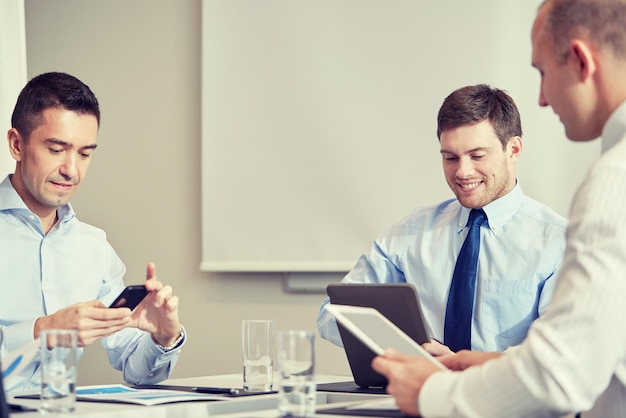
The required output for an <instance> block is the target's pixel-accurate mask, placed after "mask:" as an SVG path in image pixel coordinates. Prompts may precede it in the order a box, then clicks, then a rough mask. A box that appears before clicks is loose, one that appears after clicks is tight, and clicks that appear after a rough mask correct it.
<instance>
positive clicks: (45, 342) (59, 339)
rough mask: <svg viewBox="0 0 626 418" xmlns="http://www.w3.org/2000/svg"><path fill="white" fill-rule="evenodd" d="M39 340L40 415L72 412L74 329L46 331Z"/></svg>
mask: <svg viewBox="0 0 626 418" xmlns="http://www.w3.org/2000/svg"><path fill="white" fill-rule="evenodd" d="M40 338H41V352H40V354H41V396H40V399H41V407H40V410H41V412H42V413H67V412H72V411H73V410H74V409H75V406H76V363H77V340H78V332H77V331H76V330H66V329H65V330H54V329H52V330H45V331H43V332H42V333H41V335H40Z"/></svg>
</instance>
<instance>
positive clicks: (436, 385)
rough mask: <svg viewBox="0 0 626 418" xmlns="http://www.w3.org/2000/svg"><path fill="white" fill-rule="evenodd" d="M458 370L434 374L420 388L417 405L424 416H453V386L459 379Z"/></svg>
mask: <svg viewBox="0 0 626 418" xmlns="http://www.w3.org/2000/svg"><path fill="white" fill-rule="evenodd" d="M458 375H459V373H458V372H451V371H441V372H437V373H434V374H432V375H431V376H430V377H429V378H428V379H426V382H424V385H423V386H422V389H421V390H420V394H419V397H418V398H417V406H418V408H419V411H420V414H421V416H423V417H443V416H446V417H447V416H452V412H453V405H452V402H450V399H451V398H450V397H451V393H452V388H453V387H454V385H455V383H456V382H457V380H458V377H459V376H458Z"/></svg>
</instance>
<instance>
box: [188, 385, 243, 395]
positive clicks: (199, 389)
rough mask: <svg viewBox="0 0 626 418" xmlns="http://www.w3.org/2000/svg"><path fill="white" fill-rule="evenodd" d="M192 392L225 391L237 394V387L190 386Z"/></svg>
mask: <svg viewBox="0 0 626 418" xmlns="http://www.w3.org/2000/svg"><path fill="white" fill-rule="evenodd" d="M192 390H193V391H194V392H200V393H227V394H229V395H238V394H239V389H235V388H212V387H208V386H195V387H193V388H192Z"/></svg>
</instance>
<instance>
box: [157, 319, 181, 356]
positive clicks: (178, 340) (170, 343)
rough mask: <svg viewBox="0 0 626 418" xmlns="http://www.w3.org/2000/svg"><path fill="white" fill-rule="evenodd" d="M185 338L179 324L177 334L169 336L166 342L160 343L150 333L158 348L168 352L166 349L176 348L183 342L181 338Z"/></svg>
mask: <svg viewBox="0 0 626 418" xmlns="http://www.w3.org/2000/svg"><path fill="white" fill-rule="evenodd" d="M184 339H185V329H184V328H183V327H182V326H181V328H180V331H179V332H178V335H177V336H176V337H175V338H173V339H172V338H170V339H169V340H168V341H167V343H166V344H161V343H160V342H159V341H158V340H157V339H156V338H155V337H154V335H152V341H154V344H155V345H156V346H157V347H158V348H160V349H161V350H163V351H164V352H166V353H167V352H168V351H172V350H174V349H175V348H178V347H179V346H180V345H181V343H182V342H183V340H184Z"/></svg>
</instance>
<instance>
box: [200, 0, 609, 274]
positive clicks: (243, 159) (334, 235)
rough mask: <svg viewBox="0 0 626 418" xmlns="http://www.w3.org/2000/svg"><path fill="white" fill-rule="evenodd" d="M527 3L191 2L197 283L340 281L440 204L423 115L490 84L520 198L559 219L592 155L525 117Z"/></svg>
mask: <svg viewBox="0 0 626 418" xmlns="http://www.w3.org/2000/svg"><path fill="white" fill-rule="evenodd" d="M539 3H540V1H539V0H533V1H530V0H509V1H502V0H476V1H466V0H421V1H416V0H316V1H299V0H264V1H257V0H204V1H203V4H202V5H203V9H202V28H203V29H202V30H203V32H202V229H203V232H202V257H203V258H202V262H201V266H200V267H201V270H204V271H282V272H342V271H347V270H349V269H350V268H351V267H352V266H353V265H354V263H355V261H356V260H357V258H358V257H359V255H360V254H361V253H364V252H367V251H369V248H370V246H371V243H372V241H373V240H374V239H375V238H376V237H377V236H379V235H380V234H381V233H382V232H383V231H384V230H385V229H387V228H388V227H390V226H391V225H392V224H393V223H395V222H397V221H398V220H400V219H401V218H402V217H404V216H405V215H406V214H408V213H409V211H410V210H411V209H412V208H413V207H416V206H421V205H431V204H435V203H437V202H439V201H441V200H444V199H447V198H450V197H453V195H452V193H451V191H450V190H449V189H448V186H447V184H446V183H445V180H444V178H443V172H442V168H441V157H440V155H439V144H438V141H437V137H436V134H435V132H436V115H437V111H438V109H439V106H440V105H441V103H442V101H443V99H444V98H445V97H446V96H447V95H448V94H449V93H451V92H452V91H453V90H455V89H457V88H459V87H462V86H466V85H471V84H479V83H487V84H490V85H493V86H495V87H499V88H502V89H504V90H506V91H508V92H509V93H510V94H511V96H512V97H513V98H514V99H515V101H516V102H517V104H518V107H519V109H520V112H521V115H522V125H523V129H524V146H525V149H524V153H523V156H522V158H521V160H520V162H519V164H518V178H519V180H520V182H521V185H522V187H523V189H524V191H525V192H526V193H527V194H528V195H530V196H532V197H534V198H536V199H538V200H541V201H543V202H545V203H547V204H548V205H550V206H552V207H553V208H554V209H555V210H557V211H558V212H560V213H561V214H563V215H567V208H568V206H569V202H570V200H571V197H572V195H573V193H574V190H575V187H576V185H577V184H578V182H579V179H580V177H582V175H583V174H584V171H585V168H586V167H588V166H589V164H590V162H591V161H592V160H593V159H594V158H595V156H597V155H598V153H599V145H598V143H597V142H594V143H591V144H584V145H582V144H572V143H569V142H567V140H566V139H565V137H564V133H563V128H562V127H561V125H560V123H559V121H558V118H557V117H555V116H554V114H553V113H552V111H549V110H546V109H540V108H539V106H538V105H537V98H538V91H539V90H538V89H539V77H538V75H537V73H536V71H535V70H534V69H532V67H531V66H530V55H531V48H530V27H531V25H532V20H533V18H534V16H535V12H536V9H537V6H538V5H539Z"/></svg>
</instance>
